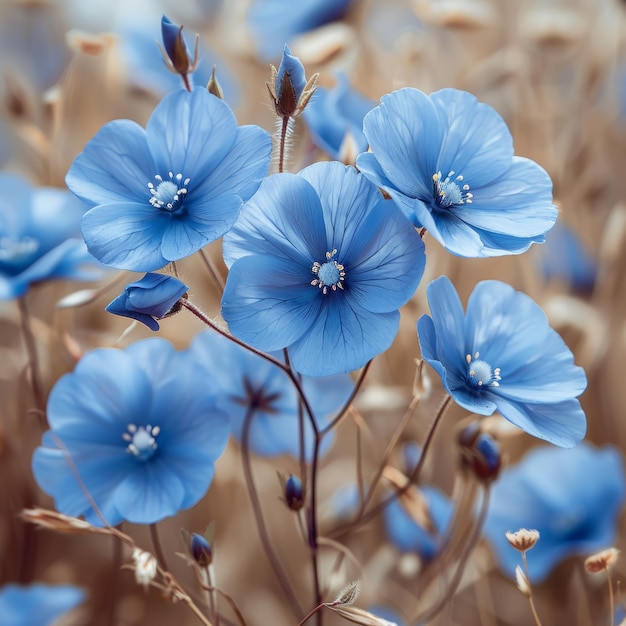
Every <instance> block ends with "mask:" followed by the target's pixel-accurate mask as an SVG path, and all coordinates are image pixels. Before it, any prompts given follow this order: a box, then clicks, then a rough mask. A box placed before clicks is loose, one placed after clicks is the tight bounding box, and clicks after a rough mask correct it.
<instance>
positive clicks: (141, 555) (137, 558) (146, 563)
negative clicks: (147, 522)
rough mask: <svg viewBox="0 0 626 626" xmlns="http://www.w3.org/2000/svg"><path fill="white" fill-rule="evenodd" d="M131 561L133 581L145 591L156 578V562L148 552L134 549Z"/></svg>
mask: <svg viewBox="0 0 626 626" xmlns="http://www.w3.org/2000/svg"><path fill="white" fill-rule="evenodd" d="M133 561H134V564H135V580H136V581H137V584H139V585H143V588H144V589H147V588H148V586H149V585H150V583H151V582H152V581H153V580H154V577H155V576H156V573H157V560H156V558H155V557H154V556H153V555H152V554H150V552H146V551H144V550H140V549H139V548H135V549H134V550H133Z"/></svg>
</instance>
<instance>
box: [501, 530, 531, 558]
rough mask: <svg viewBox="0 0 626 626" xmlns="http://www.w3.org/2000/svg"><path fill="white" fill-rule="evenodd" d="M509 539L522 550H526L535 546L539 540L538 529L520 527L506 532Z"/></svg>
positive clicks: (515, 546)
mask: <svg viewBox="0 0 626 626" xmlns="http://www.w3.org/2000/svg"><path fill="white" fill-rule="evenodd" d="M504 535H505V537H506V539H507V541H508V542H509V543H510V544H511V545H512V546H513V547H514V548H515V549H516V550H519V551H520V552H526V551H527V550H530V549H531V548H533V547H534V546H535V544H536V543H537V542H538V541H539V531H538V530H528V529H526V528H520V529H519V530H518V531H516V532H514V533H512V532H506V533H504Z"/></svg>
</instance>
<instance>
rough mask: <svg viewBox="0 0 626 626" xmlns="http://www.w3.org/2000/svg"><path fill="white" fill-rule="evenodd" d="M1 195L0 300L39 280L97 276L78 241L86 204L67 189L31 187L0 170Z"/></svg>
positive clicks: (81, 242) (23, 290)
mask: <svg viewBox="0 0 626 626" xmlns="http://www.w3.org/2000/svg"><path fill="white" fill-rule="evenodd" d="M0 195H1V196H2V205H1V206H0V300H6V299H10V298H17V297H19V296H21V295H23V294H24V293H26V291H27V290H28V289H29V287H30V286H31V285H33V284H35V283H38V282H42V281H47V280H53V279H58V278H62V279H71V280H92V279H95V278H98V277H99V276H100V273H99V272H97V271H95V267H94V266H95V259H94V258H93V257H92V256H91V255H90V254H89V253H88V252H87V248H86V247H85V244H84V243H83V241H82V240H81V239H80V230H79V224H80V220H81V217H82V216H83V213H84V212H85V209H86V207H85V205H84V204H83V203H82V202H80V201H78V200H77V199H76V198H75V197H74V196H73V195H72V194H71V193H69V192H68V191H67V190H65V189H54V188H52V187H40V188H33V187H31V185H30V184H29V183H28V182H27V181H26V180H24V179H23V178H22V177H20V176H17V175H15V174H5V173H0ZM89 264H91V269H90V268H89V267H88V265H89Z"/></svg>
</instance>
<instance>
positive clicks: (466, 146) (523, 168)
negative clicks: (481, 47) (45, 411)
mask: <svg viewBox="0 0 626 626" xmlns="http://www.w3.org/2000/svg"><path fill="white" fill-rule="evenodd" d="M363 132H364V133H365V136H366V137H367V139H368V141H369V145H370V150H371V152H368V153H364V154H361V155H359V157H358V158H357V167H358V168H359V169H360V170H361V171H362V172H363V174H364V175H365V176H367V177H368V178H369V179H370V180H372V181H373V182H374V183H376V184H377V185H378V186H380V187H382V188H383V189H384V190H385V191H386V192H387V193H389V194H390V195H391V197H392V198H393V199H394V200H395V201H396V202H397V203H398V206H399V207H400V208H401V209H402V211H403V212H404V213H405V214H406V215H407V216H408V217H409V218H411V220H412V221H413V223H414V224H415V225H416V226H419V227H423V228H425V229H426V230H427V231H428V232H429V233H430V234H431V235H432V236H433V237H434V238H435V239H436V240H437V241H439V243H441V244H442V245H443V246H445V247H446V248H447V249H448V250H449V251H450V252H453V253H454V254H457V255H459V256H464V257H488V256H500V255H504V254H519V253H521V252H524V251H526V250H528V248H529V247H530V246H531V244H532V243H542V242H543V241H544V240H545V233H546V232H547V231H548V230H550V228H552V226H553V225H554V222H555V221H556V216H557V210H556V207H555V206H554V205H553V204H552V182H551V180H550V177H549V176H548V174H547V173H546V172H545V171H544V170H543V169H542V168H541V167H540V166H539V165H537V164H536V163H535V162H534V161H531V160H529V159H525V158H522V157H516V156H513V140H512V137H511V133H510V132H509V129H508V128H507V126H506V124H505V122H504V120H503V119H502V118H501V117H500V115H498V113H496V111H495V110H494V109H492V108H491V107H490V106H488V105H487V104H483V103H481V102H478V101H477V100H476V98H475V97H474V96H472V95H471V94H469V93H467V92H464V91H458V90H456V89H442V90H441V91H437V92H435V93H433V94H431V95H429V96H428V95H426V94H424V93H422V92H421V91H419V90H417V89H412V88H405V89H400V90H399V91H394V92H392V93H390V94H388V95H386V96H383V97H382V99H381V104H380V105H379V106H377V107H376V108H375V109H373V110H372V111H370V112H369V113H368V114H367V115H366V116H365V119H364V120H363Z"/></svg>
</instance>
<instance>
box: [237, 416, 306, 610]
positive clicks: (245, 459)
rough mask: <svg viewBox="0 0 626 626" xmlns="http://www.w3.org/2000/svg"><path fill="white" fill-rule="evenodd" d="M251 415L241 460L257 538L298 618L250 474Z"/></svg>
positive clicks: (245, 427)
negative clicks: (257, 534)
mask: <svg viewBox="0 0 626 626" xmlns="http://www.w3.org/2000/svg"><path fill="white" fill-rule="evenodd" d="M253 417H254V410H253V409H249V410H248V411H247V413H246V415H245V418H244V422H243V432H242V435H241V460H242V465H243V474H244V478H245V481H246V487H247V489H248V494H249V495H250V504H251V505H252V512H253V513H254V519H255V522H256V527H257V531H258V533H259V538H260V539H261V545H262V546H263V549H264V551H265V555H266V556H267V559H268V560H269V562H270V564H271V566H272V569H273V570H274V574H275V575H276V578H277V579H278V582H279V584H280V586H281V587H282V589H283V592H284V594H285V597H286V598H287V600H288V602H289V604H290V606H291V610H292V611H293V613H294V615H295V616H296V617H297V618H298V619H302V615H303V614H304V613H303V610H302V608H301V607H300V604H299V602H298V599H297V597H296V594H295V593H294V591H293V589H292V587H291V583H290V582H289V578H288V576H287V574H286V572H285V570H284V568H283V566H282V563H281V562H280V559H279V558H278V556H277V554H276V552H275V550H274V547H273V545H272V541H271V539H270V536H269V534H268V532H267V527H266V525H265V518H264V516H263V509H262V508H261V502H260V500H259V495H258V493H257V489H256V485H255V483H254V477H253V476H252V467H251V463H250V426H251V425H252V419H253Z"/></svg>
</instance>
